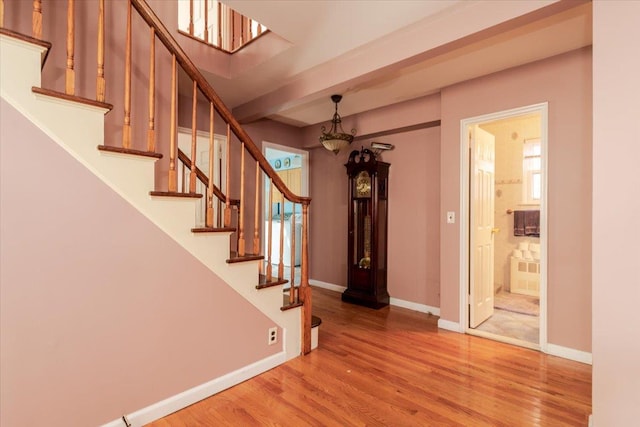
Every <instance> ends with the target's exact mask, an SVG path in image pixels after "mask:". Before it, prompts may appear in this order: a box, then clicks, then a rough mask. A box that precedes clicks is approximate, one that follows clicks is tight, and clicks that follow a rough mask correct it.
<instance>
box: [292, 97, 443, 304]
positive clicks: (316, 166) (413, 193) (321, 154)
mask: <svg viewBox="0 0 640 427" xmlns="http://www.w3.org/2000/svg"><path fill="white" fill-rule="evenodd" d="M328 104H329V103H328ZM328 107H330V105H328ZM439 111H440V102H439V97H438V96H432V97H426V98H421V99H419V100H413V101H409V102H405V103H402V104H397V105H394V106H391V107H385V108H380V109H377V110H372V111H368V112H366V113H362V114H359V115H355V116H350V117H345V118H343V125H344V129H351V128H356V129H357V131H358V134H360V135H366V134H370V133H373V132H380V131H383V130H389V129H397V128H401V127H404V126H410V125H415V124H418V123H424V122H429V121H432V120H437V119H438V118H439ZM330 113H331V111H330V108H329V113H328V114H327V117H330V116H331V114H330ZM319 135H320V125H316V126H309V127H307V128H305V129H304V137H303V138H304V141H305V145H306V146H307V147H309V148H310V153H311V156H310V164H311V166H310V173H311V175H310V178H309V180H310V184H309V185H310V190H309V191H310V194H309V195H310V197H311V198H312V203H311V209H310V214H309V216H310V224H311V230H310V238H309V244H310V250H309V251H310V259H311V265H310V277H311V279H314V280H318V281H321V282H325V283H329V284H333V285H339V286H346V285H347V283H346V281H347V270H346V268H347V266H346V260H347V238H346V236H347V214H348V205H347V174H346V169H345V167H344V164H345V163H346V161H347V158H348V156H349V153H350V151H351V150H345V151H344V152H341V153H339V154H338V155H337V156H335V155H334V154H333V153H331V152H329V151H327V150H325V149H324V148H321V147H319V143H318V142H317V141H318V136H319ZM371 140H372V139H365V140H363V141H356V142H354V143H353V144H352V147H351V149H360V148H361V147H362V146H367V147H368V146H369V144H370V142H371ZM375 140H376V141H380V142H387V143H391V144H394V145H395V146H396V148H395V150H393V151H389V152H386V153H384V154H383V155H382V159H383V160H384V161H386V162H389V163H391V168H390V172H389V231H388V236H389V243H388V256H389V261H388V276H387V281H388V289H389V293H390V294H391V297H393V298H398V299H401V300H405V301H410V302H415V303H419V304H425V305H429V306H432V307H438V306H439V305H440V304H439V291H440V289H439V288H440V285H439V276H440V271H439V263H440V258H439V226H438V223H437V218H438V215H439V206H440V202H439V200H440V195H439V192H440V168H439V162H440V129H439V128H438V127H435V128H429V129H423V130H417V131H412V132H404V133H397V134H392V135H388V136H384V137H379V138H375ZM312 147H313V148H312Z"/></svg>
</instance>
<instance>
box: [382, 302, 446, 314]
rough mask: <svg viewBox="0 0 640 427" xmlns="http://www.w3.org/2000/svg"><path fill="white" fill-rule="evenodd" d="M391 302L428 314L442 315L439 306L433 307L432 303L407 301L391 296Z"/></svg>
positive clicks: (397, 305)
mask: <svg viewBox="0 0 640 427" xmlns="http://www.w3.org/2000/svg"><path fill="white" fill-rule="evenodd" d="M389 304H391V305H393V306H396V307H402V308H408V309H409V310H413V311H418V312H420V313H427V314H433V315H434V316H440V309H439V308H438V307H431V306H430V305H426V304H420V303H417V302H413V301H406V300H403V299H398V298H390V299H389Z"/></svg>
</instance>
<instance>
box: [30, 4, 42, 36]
mask: <svg viewBox="0 0 640 427" xmlns="http://www.w3.org/2000/svg"><path fill="white" fill-rule="evenodd" d="M31 27H32V34H33V38H34V39H38V40H40V39H42V0H33V14H32V18H31Z"/></svg>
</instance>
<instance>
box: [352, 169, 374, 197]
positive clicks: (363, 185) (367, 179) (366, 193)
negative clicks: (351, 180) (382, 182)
mask: <svg viewBox="0 0 640 427" xmlns="http://www.w3.org/2000/svg"><path fill="white" fill-rule="evenodd" d="M355 185H356V191H355V193H356V197H371V176H369V174H368V173H367V172H365V171H362V172H360V173H359V174H358V176H356V179H355Z"/></svg>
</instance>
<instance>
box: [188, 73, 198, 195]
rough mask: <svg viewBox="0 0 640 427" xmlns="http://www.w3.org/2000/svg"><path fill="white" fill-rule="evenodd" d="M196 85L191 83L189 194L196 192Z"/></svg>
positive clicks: (194, 82)
mask: <svg viewBox="0 0 640 427" xmlns="http://www.w3.org/2000/svg"><path fill="white" fill-rule="evenodd" d="M197 114H198V83H197V82H196V81H195V80H194V81H193V100H192V104H191V174H190V175H189V192H190V193H195V192H196V151H198V150H197V138H198V130H197V128H198V120H197V119H198V117H197Z"/></svg>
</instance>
